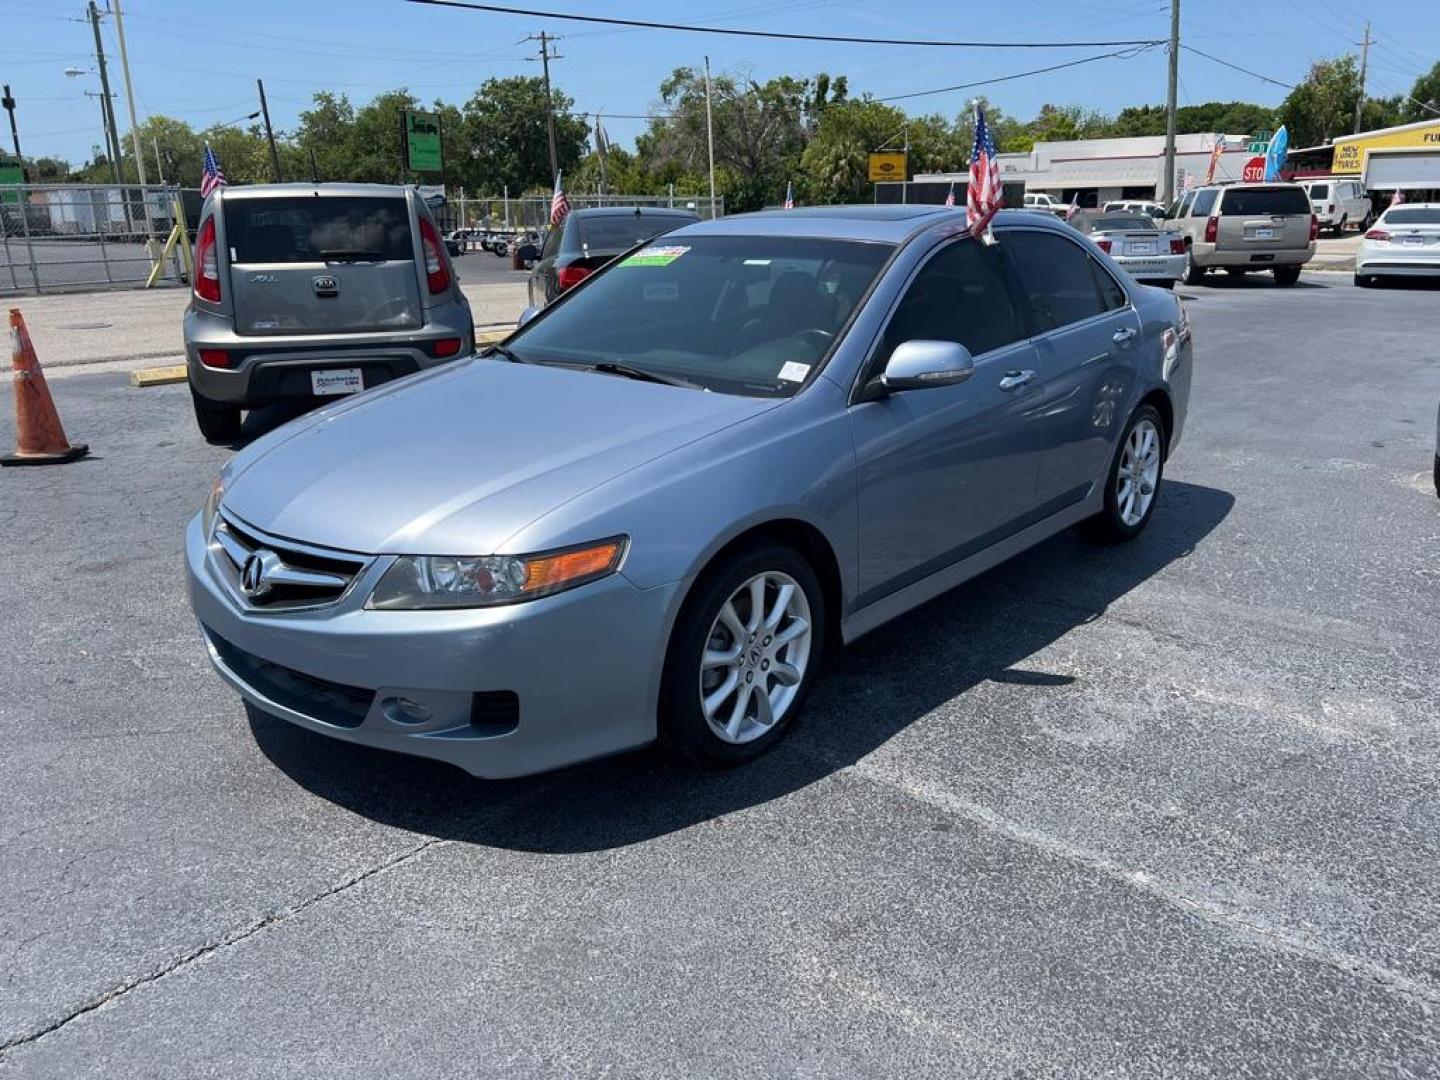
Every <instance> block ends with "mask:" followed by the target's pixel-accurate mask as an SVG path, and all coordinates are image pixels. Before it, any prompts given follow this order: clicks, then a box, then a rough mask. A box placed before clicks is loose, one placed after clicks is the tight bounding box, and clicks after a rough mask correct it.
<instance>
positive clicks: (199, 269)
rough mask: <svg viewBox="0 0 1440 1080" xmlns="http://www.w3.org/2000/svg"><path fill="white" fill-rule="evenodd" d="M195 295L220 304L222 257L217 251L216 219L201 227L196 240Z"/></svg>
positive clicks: (208, 219) (207, 221)
mask: <svg viewBox="0 0 1440 1080" xmlns="http://www.w3.org/2000/svg"><path fill="white" fill-rule="evenodd" d="M195 295H196V296H198V297H199V298H200V299H201V300H209V301H210V302H211V303H212V304H218V303H219V302H220V257H219V253H218V252H217V251H216V250H215V219H214V218H213V217H209V218H206V219H205V223H204V224H203V225H201V226H200V235H199V237H198V238H197V239H196V240H195Z"/></svg>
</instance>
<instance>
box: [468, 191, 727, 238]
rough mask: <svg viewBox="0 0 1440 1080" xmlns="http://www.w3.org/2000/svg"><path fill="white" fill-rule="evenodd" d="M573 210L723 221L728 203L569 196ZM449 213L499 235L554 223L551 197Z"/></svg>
mask: <svg viewBox="0 0 1440 1080" xmlns="http://www.w3.org/2000/svg"><path fill="white" fill-rule="evenodd" d="M566 198H567V199H569V200H570V209H572V210H588V209H591V208H593V207H601V206H617V207H624V206H652V207H653V206H659V207H667V208H673V209H675V210H689V211H691V212H692V213H694V214H696V215H698V216H699V217H700V218H702V219H709V218H717V217H723V216H724V214H725V199H724V197H723V196H720V195H717V196H716V197H715V199H714V200H713V201H712V200H711V198H710V196H708V195H581V194H571V193H570V192H566ZM447 209H448V210H449V211H450V212H451V213H452V214H454V215H455V218H456V222H457V224H458V223H460V222H462V221H463V223H465V224H467V225H473V226H478V227H480V228H485V229H489V230H492V231H495V232H505V231H509V232H539V231H541V230H542V229H544V228H545V226H546V225H548V224H549V223H550V196H549V195H524V196H521V197H519V198H514V199H504V198H478V199H477V198H471V197H462V198H457V197H453V196H452V197H451V199H450V201H449V204H448V207H447Z"/></svg>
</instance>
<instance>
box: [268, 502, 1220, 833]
mask: <svg viewBox="0 0 1440 1080" xmlns="http://www.w3.org/2000/svg"><path fill="white" fill-rule="evenodd" d="M1233 505H1234V499H1233V497H1232V496H1231V495H1230V494H1229V493H1227V492H1224V491H1220V490H1217V489H1215V488H1209V487H1202V486H1199V485H1196V484H1185V483H1177V482H1173V481H1172V482H1168V483H1167V484H1166V485H1165V487H1164V488H1163V490H1162V496H1161V500H1160V503H1159V504H1158V506H1157V508H1156V513H1155V516H1154V518H1153V519H1152V521H1151V522H1150V525H1149V527H1148V528H1147V530H1146V531H1145V533H1144V534H1142V536H1141V537H1140V538H1139V539H1137V540H1135V541H1133V542H1132V543H1129V544H1124V545H1120V546H1116V547H1100V546H1095V545H1092V544H1089V543H1087V542H1085V541H1083V540H1082V539H1080V538H1079V537H1078V536H1077V535H1076V534H1075V533H1074V532H1073V531H1067V532H1065V533H1062V534H1060V535H1059V536H1056V537H1053V538H1052V539H1050V540H1048V541H1046V542H1045V543H1043V544H1041V545H1039V546H1038V547H1036V548H1033V549H1031V550H1030V551H1028V552H1025V553H1024V554H1022V555H1020V556H1017V557H1016V558H1015V559H1013V560H1011V561H1010V562H1008V563H1006V564H1004V565H1002V566H1001V567H998V568H996V569H995V570H992V571H990V572H989V573H987V574H984V575H982V576H981V577H979V578H976V579H975V580H974V581H971V582H969V583H967V584H966V585H963V586H961V587H960V588H958V589H954V590H951V591H950V592H948V593H946V594H945V595H943V596H941V597H938V598H937V599H935V600H933V601H931V602H930V603H929V604H926V605H925V606H923V607H921V608H919V609H917V610H916V611H914V612H911V613H910V614H909V615H906V616H904V617H902V618H900V619H897V620H895V621H894V622H892V623H889V624H887V625H886V626H884V627H882V628H881V629H879V630H877V631H875V632H874V633H872V634H869V635H867V636H866V637H864V638H862V639H861V640H860V641H858V642H856V643H855V644H854V645H852V646H851V647H849V648H848V649H845V650H844V651H843V652H842V653H841V654H840V655H839V656H838V657H837V658H835V659H833V660H832V662H831V664H830V668H829V670H828V671H827V672H825V674H824V677H823V678H822V679H821V680H820V682H819V683H818V684H817V685H816V687H815V692H814V694H813V695H812V697H811V699H810V703H809V706H808V708H807V710H806V713H805V715H804V716H803V717H802V718H801V720H800V722H799V723H798V724H797V725H796V726H795V728H794V730H793V731H791V732H790V733H789V734H788V735H787V737H786V738H785V739H783V740H781V741H780V743H779V744H777V745H776V746H775V747H774V749H773V750H772V751H771V752H770V753H768V754H767V755H765V756H764V757H762V758H759V759H758V760H756V761H753V762H751V763H749V764H747V765H744V766H741V767H739V768H735V769H731V770H728V771H723V772H694V771H689V770H685V769H682V768H679V767H676V766H672V765H670V764H669V763H667V762H666V761H664V760H663V759H662V758H661V757H660V755H658V754H657V753H655V752H653V751H648V750H647V751H637V752H634V753H629V754H625V755H622V756H618V757H614V758H610V759H607V760H603V761H598V762H590V763H586V764H582V765H576V766H573V767H571V768H568V769H565V770H562V771H559V772H554V773H549V774H546V775H543V776H539V777H530V778H525V779H520V780H506V781H486V780H478V779H475V778H473V777H470V776H468V775H467V774H465V773H463V772H461V771H460V770H459V769H457V768H454V767H452V766H449V765H445V764H442V763H440V762H435V761H429V760H427V759H423V758H412V757H408V756H405V755H401V754H392V753H387V752H384V751H379V750H373V749H369V748H366V747H359V746H354V745H351V744H349V743H343V742H340V741H338V740H334V739H329V738H326V737H325V736H322V735H317V734H315V733H313V732H310V731H307V730H305V729H303V728H298V727H295V726H293V725H291V724H288V723H286V722H285V721H283V720H277V719H274V718H272V717H269V716H266V715H264V714H262V713H258V712H255V711H253V710H252V711H251V712H250V724H251V728H252V731H253V733H254V737H255V741H256V743H257V744H258V745H259V747H260V749H261V751H262V752H263V753H264V754H265V756H266V757H267V758H269V759H270V761H271V762H273V763H274V764H275V765H276V766H277V767H279V768H280V769H281V770H282V771H284V772H285V773H286V774H287V775H289V776H290V777H291V778H292V779H293V780H295V781H296V782H297V783H298V784H300V785H302V786H303V787H305V788H306V789H308V790H309V791H311V792H313V793H314V794H315V795H317V796H319V797H321V798H323V799H327V800H329V801H331V802H333V803H335V804H337V805H339V806H343V807H345V808H346V809H348V810H352V811H354V812H355V813H357V814H360V815H363V816H364V817H367V818H370V819H373V820H375V821H377V822H381V823H383V824H386V825H391V826H396V827H399V828H403V829H406V830H409V831H412V832H417V833H422V834H427V835H430V836H434V837H438V838H443V839H450V840H458V841H462V842H464V843H470V844H483V845H489V846H495V847H502V848H510V849H517V850H524V851H532V852H546V853H562V852H579V851H596V850H604V849H608V848H614V847H620V846H624V845H627V844H634V843H638V842H640V841H644V840H647V839H651V838H653V837H656V836H662V835H664V834H667V833H670V832H674V831H676V830H679V829H684V828H687V827H689V826H691V825H695V824H697V823H699V822H702V821H706V820H710V819H713V818H716V817H719V816H721V815H724V814H728V813H731V812H734V811H736V810H740V809H743V808H745V807H749V806H754V805H757V804H761V803H764V802H768V801H770V800H772V799H776V798H780V797H783V796H785V795H787V794H789V793H791V792H794V791H796V790H798V789H800V788H803V787H805V786H807V785H809V784H812V783H814V782H816V781H817V780H821V779H823V778H824V777H826V776H828V775H830V774H832V773H834V772H836V771H839V770H841V769H843V768H845V767H846V766H849V765H852V764H854V763H855V762H857V761H859V760H860V759H861V758H863V757H864V756H865V755H867V754H869V753H870V752H871V751H873V750H875V749H876V748H877V747H879V746H880V745H881V744H883V743H884V742H886V741H887V740H888V739H890V738H891V737H892V736H894V735H896V734H897V733H899V732H901V731H903V730H904V729H905V728H906V727H907V726H908V725H909V724H911V723H913V722H914V721H915V720H917V719H919V718H920V717H922V716H924V715H926V714H927V713H929V712H930V711H932V710H933V709H935V708H937V707H938V706H940V705H942V704H944V703H945V702H948V701H951V700H952V699H955V698H957V697H962V696H963V695H964V694H965V692H966V691H968V690H970V689H971V688H972V687H974V686H976V685H977V684H980V683H982V682H985V681H996V682H1004V683H1008V684H1012V685H1019V686H1022V687H1023V686H1029V687H1033V688H1034V692H1036V693H1045V692H1047V690H1048V688H1051V687H1054V686H1057V685H1064V684H1066V683H1068V682H1070V681H1073V680H1072V679H1071V677H1069V676H1063V675H1053V674H1048V673H1045V672H1038V671H1031V670H1028V669H1026V668H1025V666H1024V662H1025V660H1026V659H1027V658H1028V657H1030V656H1032V655H1033V654H1034V653H1036V652H1038V651H1039V650H1041V649H1043V648H1045V647H1046V646H1047V645H1050V644H1051V643H1053V642H1055V641H1056V640H1058V639H1059V638H1060V637H1062V636H1063V635H1064V634H1066V633H1068V632H1069V631H1071V630H1073V629H1074V628H1076V627H1078V626H1082V625H1084V624H1085V623H1088V622H1091V621H1093V620H1095V619H1097V618H1099V617H1100V616H1101V615H1103V614H1104V613H1105V611H1106V609H1107V608H1108V607H1109V605H1110V604H1112V603H1114V602H1115V601H1116V600H1118V599H1120V598H1121V597H1123V596H1125V595H1126V594H1127V593H1129V592H1130V591H1131V590H1132V589H1134V588H1135V587H1136V586H1138V585H1140V584H1141V583H1142V582H1144V581H1146V580H1147V579H1149V578H1150V577H1152V576H1154V575H1155V574H1157V573H1160V572H1161V571H1163V570H1164V569H1165V568H1166V567H1167V566H1169V565H1170V564H1171V563H1173V562H1175V561H1176V560H1177V559H1183V558H1186V557H1187V556H1188V555H1190V553H1191V552H1192V551H1194V549H1195V547H1196V545H1197V544H1199V543H1200V542H1201V541H1202V540H1203V539H1204V538H1205V537H1206V536H1207V535H1209V533H1210V532H1211V531H1212V530H1213V529H1214V528H1215V527H1216V526H1217V525H1219V524H1220V522H1221V521H1223V520H1224V519H1225V517H1226V515H1227V514H1228V513H1229V512H1230V509H1231V507H1232V506H1233ZM1084 678H1085V677H1084V676H1083V675H1082V676H1080V680H1081V681H1082V682H1083V681H1084ZM962 704H963V702H962Z"/></svg>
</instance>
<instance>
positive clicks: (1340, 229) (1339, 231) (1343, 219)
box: [1335, 215, 1349, 236]
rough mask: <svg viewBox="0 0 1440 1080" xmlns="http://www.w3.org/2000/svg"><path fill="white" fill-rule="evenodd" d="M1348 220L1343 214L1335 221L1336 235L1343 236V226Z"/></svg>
mask: <svg viewBox="0 0 1440 1080" xmlns="http://www.w3.org/2000/svg"><path fill="white" fill-rule="evenodd" d="M1348 221H1349V219H1348V218H1346V217H1345V216H1344V215H1341V217H1340V220H1339V221H1337V222H1336V223H1335V235H1336V236H1344V235H1345V226H1346V224H1347V223H1348Z"/></svg>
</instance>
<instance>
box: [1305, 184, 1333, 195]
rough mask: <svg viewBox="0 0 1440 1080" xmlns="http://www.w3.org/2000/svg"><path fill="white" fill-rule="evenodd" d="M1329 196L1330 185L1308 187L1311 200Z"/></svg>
mask: <svg viewBox="0 0 1440 1080" xmlns="http://www.w3.org/2000/svg"><path fill="white" fill-rule="evenodd" d="M1329 194H1330V185H1329V184H1311V185H1310V198H1312V199H1323V198H1325V197H1326V196H1328V195H1329Z"/></svg>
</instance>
